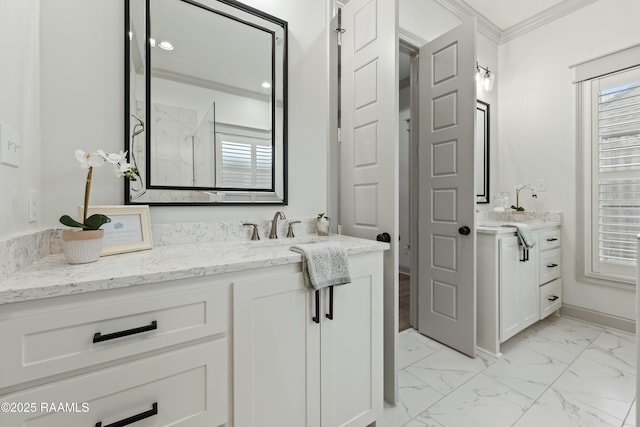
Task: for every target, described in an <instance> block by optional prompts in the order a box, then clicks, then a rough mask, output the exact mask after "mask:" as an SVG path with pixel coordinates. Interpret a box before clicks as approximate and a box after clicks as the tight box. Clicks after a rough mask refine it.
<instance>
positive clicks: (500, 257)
mask: <svg viewBox="0 0 640 427" xmlns="http://www.w3.org/2000/svg"><path fill="white" fill-rule="evenodd" d="M514 230H515V228H506V227H488V229H487V230H484V232H483V230H480V231H479V232H478V237H477V246H478V251H477V266H478V267H477V342H478V347H480V348H481V349H483V350H485V351H487V352H489V353H491V354H494V355H499V354H500V344H501V343H503V342H505V341H507V340H508V339H509V338H511V337H513V336H514V335H516V334H517V333H518V332H520V331H522V330H523V329H525V328H527V327H528V326H530V325H532V324H533V323H535V322H537V321H538V320H541V319H543V318H545V317H547V316H549V315H550V314H552V313H553V312H555V311H557V310H558V309H559V308H560V306H561V304H562V279H561V278H560V272H561V268H562V267H561V259H560V250H561V248H560V227H559V226H551V227H541V228H539V229H536V230H532V234H533V237H534V239H535V240H536V245H535V246H534V247H533V248H532V249H530V250H529V251H528V254H526V253H524V252H523V249H522V247H521V246H520V245H519V241H518V237H517V235H516V233H515V231H514Z"/></svg>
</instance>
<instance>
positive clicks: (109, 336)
mask: <svg viewBox="0 0 640 427" xmlns="http://www.w3.org/2000/svg"><path fill="white" fill-rule="evenodd" d="M154 329H158V322H156V321H155V320H154V321H153V322H151V324H150V325H147V326H141V327H139V328H133V329H127V330H126V331H118V332H114V333H112V334H106V335H102V333H100V332H96V333H95V334H94V335H93V343H94V344H95V343H97V342H102V341H108V340H114V339H116V338H122V337H126V336H129V335H135V334H140V333H142V332H147V331H153V330H154ZM123 425H125V424H123Z"/></svg>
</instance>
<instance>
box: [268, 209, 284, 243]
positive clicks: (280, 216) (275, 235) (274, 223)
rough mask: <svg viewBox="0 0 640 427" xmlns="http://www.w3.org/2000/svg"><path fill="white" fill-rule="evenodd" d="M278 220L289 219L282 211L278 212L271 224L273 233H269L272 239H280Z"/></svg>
mask: <svg viewBox="0 0 640 427" xmlns="http://www.w3.org/2000/svg"><path fill="white" fill-rule="evenodd" d="M278 219H287V217H286V216H285V215H284V212H282V211H278V212H276V214H275V215H274V216H273V221H272V222H271V233H269V238H270V239H277V238H278Z"/></svg>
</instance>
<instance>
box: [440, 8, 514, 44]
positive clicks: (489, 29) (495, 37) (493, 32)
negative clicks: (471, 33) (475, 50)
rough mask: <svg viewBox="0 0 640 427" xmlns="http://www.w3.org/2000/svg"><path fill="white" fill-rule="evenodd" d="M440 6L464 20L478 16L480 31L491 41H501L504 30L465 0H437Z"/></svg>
mask: <svg viewBox="0 0 640 427" xmlns="http://www.w3.org/2000/svg"><path fill="white" fill-rule="evenodd" d="M435 1H436V3H438V4H439V5H440V6H442V7H444V8H445V9H447V10H448V11H449V12H451V13H453V14H454V15H455V16H457V17H458V18H460V19H462V20H463V21H464V20H466V19H470V18H474V17H475V18H478V31H479V32H480V33H481V34H483V35H485V36H487V37H488V38H489V39H490V40H491V41H493V42H495V43H498V44H499V43H500V37H501V36H502V30H501V29H500V28H498V26H497V25H495V24H494V23H493V22H491V21H489V20H488V19H487V18H486V17H485V16H484V15H482V14H481V13H480V12H478V11H477V10H475V9H474V8H472V7H471V6H469V5H468V4H467V3H465V2H464V1H463V0H435Z"/></svg>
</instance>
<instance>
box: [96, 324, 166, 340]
mask: <svg viewBox="0 0 640 427" xmlns="http://www.w3.org/2000/svg"><path fill="white" fill-rule="evenodd" d="M154 329H158V322H156V321H155V320H154V321H153V322H151V324H150V325H147V326H141V327H139V328H133V329H127V330H126V331H118V332H114V333H112V334H106V335H102V333H100V332H96V333H95V334H94V335H93V343H94V344H95V343H97V342H102V341H109V340H114V339H116V338H122V337H126V336H129V335H135V334H140V333H142V332H147V331H153V330H154Z"/></svg>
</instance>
